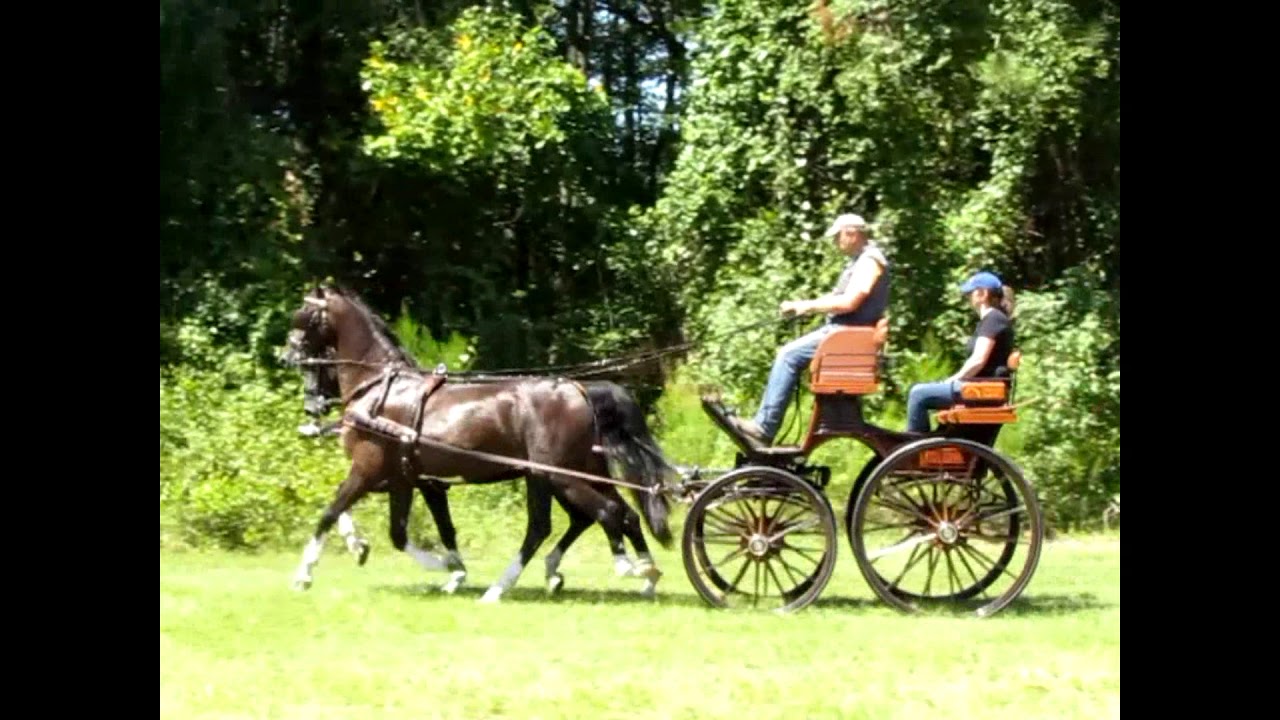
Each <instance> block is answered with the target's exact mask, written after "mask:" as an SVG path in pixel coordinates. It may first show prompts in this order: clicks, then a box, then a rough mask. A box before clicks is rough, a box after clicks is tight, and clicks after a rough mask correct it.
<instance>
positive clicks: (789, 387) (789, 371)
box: [755, 325, 842, 440]
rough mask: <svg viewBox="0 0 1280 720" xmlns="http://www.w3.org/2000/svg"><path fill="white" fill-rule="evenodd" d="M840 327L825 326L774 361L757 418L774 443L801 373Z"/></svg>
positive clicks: (794, 342)
mask: <svg viewBox="0 0 1280 720" xmlns="http://www.w3.org/2000/svg"><path fill="white" fill-rule="evenodd" d="M838 327H842V326H841V325H823V326H822V327H820V328H818V329H817V330H814V331H813V332H811V333H809V334H808V335H804V336H802V337H799V338H796V339H795V340H792V341H791V342H789V343H787V344H786V345H783V346H782V347H781V348H780V349H779V350H778V354H777V355H776V356H775V357H774V359H773V369H772V370H770V371H769V384H768V385H767V386H766V387H765V389H764V399H763V400H762V401H761V403H760V410H759V412H757V413H756V417H755V421H756V423H757V424H758V425H759V426H760V428H761V429H762V430H764V434H765V435H766V436H767V437H768V438H769V439H771V440H772V439H773V438H774V436H776V435H777V434H778V430H779V428H781V427H782V418H783V417H784V416H785V415H786V413H787V400H788V399H789V398H790V397H791V392H792V391H793V390H795V387H796V381H797V380H798V379H799V378H800V373H801V372H803V371H804V369H805V368H806V367H808V365H809V363H811V362H813V356H814V354H816V353H817V352H818V343H821V342H822V339H823V338H825V337H826V336H827V334H828V333H830V332H831V331H832V330H835V329H836V328H838Z"/></svg>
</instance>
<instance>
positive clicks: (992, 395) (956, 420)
mask: <svg viewBox="0 0 1280 720" xmlns="http://www.w3.org/2000/svg"><path fill="white" fill-rule="evenodd" d="M1021 363H1022V352H1021V351H1019V350H1014V351H1013V352H1012V353H1010V354H1009V364H1008V368H1009V375H1008V377H995V378H975V379H973V380H967V381H964V382H962V383H960V400H961V402H960V403H959V404H957V405H955V406H954V407H951V408H948V409H946V410H939V411H938V423H939V424H941V425H997V424H1005V423H1014V422H1017V421H1018V414H1017V412H1015V410H1016V407H1017V406H1015V405H1012V404H1011V403H1012V402H1013V390H1014V380H1015V378H1016V376H1017V370H1018V365H1020V364H1021Z"/></svg>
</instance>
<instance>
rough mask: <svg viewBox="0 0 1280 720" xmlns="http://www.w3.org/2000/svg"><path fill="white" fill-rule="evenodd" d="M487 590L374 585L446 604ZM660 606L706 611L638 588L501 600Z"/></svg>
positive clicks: (689, 598)
mask: <svg viewBox="0 0 1280 720" xmlns="http://www.w3.org/2000/svg"><path fill="white" fill-rule="evenodd" d="M487 589H488V588H487V587H477V586H467V587H462V588H459V589H458V591H457V592H455V593H454V594H453V595H447V594H445V593H444V592H442V591H441V590H440V588H439V586H438V585H434V584H430V583H415V584H413V585H375V586H373V590H374V591H375V592H384V593H392V594H395V595H402V596H404V597H411V598H421V599H424V600H447V599H449V598H451V597H452V598H466V599H470V600H471V601H473V602H474V601H478V600H479V599H480V598H481V597H482V596H483V595H484V593H485V591H486V590H487ZM655 602H656V603H657V604H658V605H667V606H684V607H706V604H705V603H703V602H702V600H701V598H699V597H698V596H696V595H692V594H683V593H681V594H673V593H664V592H663V591H662V590H659V591H658V597H657V598H656V600H655V599H651V598H646V597H644V596H642V595H641V594H640V588H639V585H638V584H637V587H636V589H635V590H616V589H593V588H578V589H575V588H572V587H566V588H563V589H561V590H560V592H558V593H556V594H554V595H552V594H550V593H548V592H547V591H546V590H545V589H543V588H538V587H515V588H512V589H510V590H508V591H507V592H506V593H504V594H503V596H502V604H505V603H529V604H549V603H578V604H583V605H653V604H654V603H655Z"/></svg>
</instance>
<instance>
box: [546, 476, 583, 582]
mask: <svg viewBox="0 0 1280 720" xmlns="http://www.w3.org/2000/svg"><path fill="white" fill-rule="evenodd" d="M555 496H556V501H557V502H559V503H560V507H562V508H564V511H565V513H566V514H568V516H569V529H568V530H566V531H565V533H564V535H562V536H561V537H560V541H559V542H557V543H556V546H555V548H553V549H552V550H551V552H549V553H547V592H549V593H551V594H553V595H554V594H556V593H558V592H560V590H561V588H563V587H564V575H562V574H560V572H559V568H560V560H561V559H562V558H563V557H564V554H565V552H567V551H568V550H569V546H570V545H572V544H573V543H574V541H575V540H577V539H578V536H579V535H581V534H582V533H583V532H584V531H586V529H587V528H589V527H591V524H592V520H591V517H590V516H589V515H587V514H585V513H583V512H582V511H580V510H578V508H576V507H574V506H573V505H572V504H570V503H569V502H568V501H567V500H566V499H565V498H564V494H563V493H560V492H555Z"/></svg>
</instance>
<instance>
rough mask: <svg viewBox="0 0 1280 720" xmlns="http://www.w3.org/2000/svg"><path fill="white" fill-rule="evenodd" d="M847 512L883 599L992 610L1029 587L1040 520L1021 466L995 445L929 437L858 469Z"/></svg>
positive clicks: (856, 545) (857, 551) (904, 606)
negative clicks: (865, 471) (859, 475)
mask: <svg viewBox="0 0 1280 720" xmlns="http://www.w3.org/2000/svg"><path fill="white" fill-rule="evenodd" d="M860 483H861V488H857V487H856V486H855V492H856V499H852V505H851V508H852V509H851V511H850V512H849V513H848V515H847V518H846V524H847V526H848V530H849V541H850V544H851V545H852V547H853V554H854V557H856V558H857V560H858V568H859V569H860V570H861V571H862V576H863V577H864V578H865V579H866V581H867V583H868V584H869V585H871V588H872V590H874V591H875V593H876V595H878V596H879V597H880V598H881V599H882V600H884V601H885V602H887V603H889V604H891V605H893V606H895V607H897V608H899V609H900V610H904V611H907V612H914V611H918V610H921V609H922V608H924V607H926V606H928V605H943V606H950V607H952V608H957V609H963V610H966V611H969V612H972V613H973V614H975V615H977V616H978V617H987V616H990V615H993V614H995V613H997V612H999V611H1000V610H1002V609H1004V608H1005V607H1006V606H1008V605H1009V603H1011V602H1013V601H1014V600H1015V599H1016V598H1017V597H1018V596H1019V595H1021V594H1022V591H1023V590H1025V589H1026V587H1027V584H1028V583H1029V582H1030V581H1031V576H1032V575H1034V574H1035V570H1036V566H1037V564H1038V563H1039V561H1040V548H1041V545H1042V543H1043V541H1044V521H1043V516H1042V515H1041V511H1040V505H1039V503H1038V501H1037V500H1036V496H1035V491H1034V489H1033V488H1032V487H1031V485H1030V483H1028V482H1027V481H1026V479H1025V478H1024V477H1023V476H1022V473H1021V472H1019V471H1018V469H1017V468H1016V467H1015V466H1014V465H1013V464H1012V463H1011V462H1009V461H1008V460H1006V459H1005V458H1004V457H1002V456H1001V455H999V454H998V453H996V452H995V451H994V450H992V449H991V448H989V447H987V446H985V445H981V444H979V443H975V442H972V441H970V440H962V439H957V438H929V439H926V440H919V441H916V442H913V443H909V444H907V445H904V446H903V447H901V448H899V449H898V450H896V451H894V452H893V453H891V454H890V455H889V456H888V457H887V458H885V459H884V461H883V462H881V463H879V464H878V465H876V467H875V468H874V469H873V470H872V471H871V472H870V474H869V475H866V476H865V481H863V479H862V478H860Z"/></svg>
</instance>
